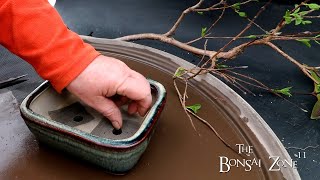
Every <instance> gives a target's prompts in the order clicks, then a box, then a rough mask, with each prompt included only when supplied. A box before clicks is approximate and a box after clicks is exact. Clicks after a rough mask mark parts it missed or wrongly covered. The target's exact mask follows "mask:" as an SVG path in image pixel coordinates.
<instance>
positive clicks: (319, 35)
mask: <svg viewBox="0 0 320 180" xmlns="http://www.w3.org/2000/svg"><path fill="white" fill-rule="evenodd" d="M319 37H320V34H318V35H316V36H315V37H314V38H319ZM313 41H314V42H315V43H317V44H319V45H320V42H319V41H317V40H313Z"/></svg>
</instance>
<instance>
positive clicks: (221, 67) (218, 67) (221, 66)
mask: <svg viewBox="0 0 320 180" xmlns="http://www.w3.org/2000/svg"><path fill="white" fill-rule="evenodd" d="M228 67H229V66H227V65H225V64H216V68H217V69H223V68H228Z"/></svg>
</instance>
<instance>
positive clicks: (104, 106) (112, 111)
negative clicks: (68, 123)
mask: <svg viewBox="0 0 320 180" xmlns="http://www.w3.org/2000/svg"><path fill="white" fill-rule="evenodd" d="M92 107H93V108H94V109H96V110H97V111H99V112H100V113H101V114H102V115H103V116H105V117H106V118H108V119H109V120H110V122H111V123H112V126H113V127H114V128H116V129H120V128H121V127H122V117H121V112H120V109H119V108H118V106H117V105H116V104H115V103H114V102H113V101H112V100H110V99H108V98H105V97H103V96H99V97H96V100H95V102H94V103H93V105H92Z"/></svg>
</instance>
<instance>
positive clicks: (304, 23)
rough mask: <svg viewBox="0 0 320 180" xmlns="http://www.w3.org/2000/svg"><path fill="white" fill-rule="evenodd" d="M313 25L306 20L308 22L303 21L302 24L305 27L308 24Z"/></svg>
mask: <svg viewBox="0 0 320 180" xmlns="http://www.w3.org/2000/svg"><path fill="white" fill-rule="evenodd" d="M311 23H312V21H309V20H306V21H302V24H303V25H306V24H311Z"/></svg>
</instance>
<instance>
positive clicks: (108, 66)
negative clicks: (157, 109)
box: [66, 55, 152, 129]
mask: <svg viewBox="0 0 320 180" xmlns="http://www.w3.org/2000/svg"><path fill="white" fill-rule="evenodd" d="M66 88H67V90H68V91H69V92H71V93H72V94H74V95H75V96H77V97H78V98H79V99H81V100H82V101H83V102H84V103H86V104H87V105H89V106H90V107H92V108H94V109H95V110H97V111H98V112H100V113H102V114H103V115H104V116H105V117H107V118H108V119H109V120H110V121H111V123H112V125H113V127H115V128H116V129H120V128H121V127H122V117H121V113H120V110H119V108H118V106H121V105H123V104H125V103H127V102H129V100H132V101H131V102H130V104H129V106H128V113H130V114H134V113H136V112H138V113H139V114H140V115H141V116H144V115H145V114H146V112H147V111H148V109H149V107H150V106H151V102H152V96H151V89H150V84H149V82H148V81H147V80H146V78H145V77H144V76H142V75H141V74H139V73H137V72H136V71H134V70H131V69H130V68H129V67H128V66H127V65H126V64H125V63H123V62H122V61H120V60H118V59H115V58H112V57H107V56H103V55H100V56H98V57H96V58H95V59H94V60H93V62H92V63H91V64H90V65H89V66H88V67H87V68H86V69H85V70H84V71H83V72H82V73H81V74H80V75H79V76H77V77H76V78H75V79H74V80H73V81H72V82H71V83H70V84H69V85H68V86H67V87H66ZM114 95H120V96H121V98H119V99H118V100H116V101H113V100H112V99H111V97H112V96H114Z"/></svg>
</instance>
